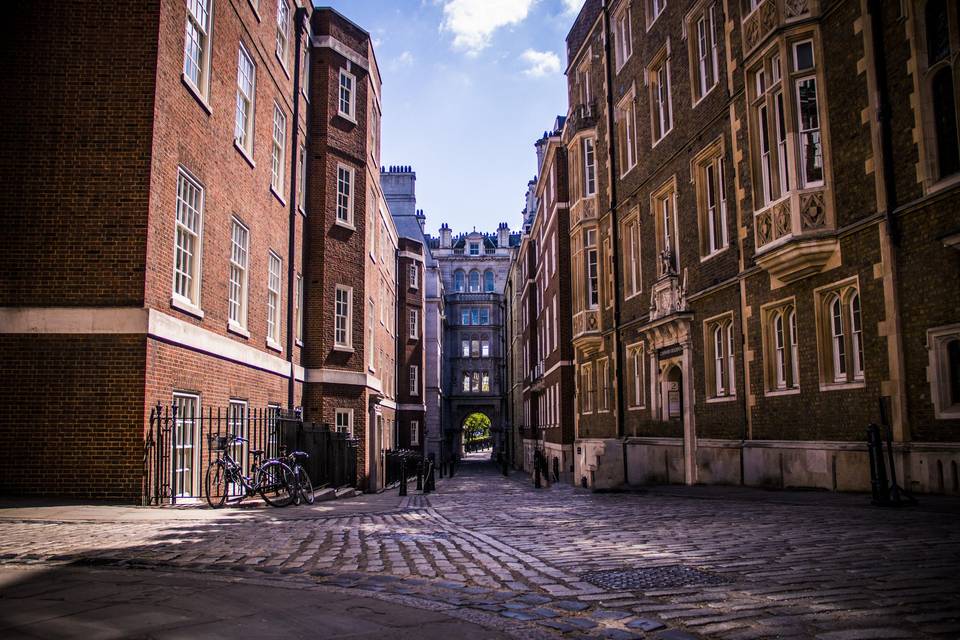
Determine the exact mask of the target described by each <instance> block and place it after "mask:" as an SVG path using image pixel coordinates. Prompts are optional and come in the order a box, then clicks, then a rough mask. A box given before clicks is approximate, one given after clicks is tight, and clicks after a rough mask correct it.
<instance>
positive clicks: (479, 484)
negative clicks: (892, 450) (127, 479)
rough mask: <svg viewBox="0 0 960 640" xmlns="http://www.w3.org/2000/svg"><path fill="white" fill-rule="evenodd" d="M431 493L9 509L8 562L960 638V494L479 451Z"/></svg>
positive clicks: (506, 611) (481, 616)
mask: <svg viewBox="0 0 960 640" xmlns="http://www.w3.org/2000/svg"><path fill="white" fill-rule="evenodd" d="M414 493H416V492H415V491H413V490H412V488H411V495H410V496H409V497H406V498H400V497H398V496H396V491H395V490H394V491H392V492H390V494H386V493H385V494H380V495H377V496H363V497H360V498H355V499H353V500H349V501H343V502H337V503H324V504H321V505H314V506H313V507H291V508H288V509H283V510H273V509H245V510H239V509H227V510H222V511H210V510H204V509H185V510H177V509H130V508H126V509H124V508H117V507H112V508H111V507H76V508H60V509H46V510H45V509H6V510H0V560H2V561H4V562H7V563H14V564H26V563H41V564H44V565H49V566H51V567H53V566H56V565H57V563H73V564H85V565H89V564H95V565H108V566H120V567H127V568H160V569H166V568H171V567H172V568H179V569H190V570H195V571H202V572H224V573H230V574H234V572H239V573H236V574H234V575H243V576H258V575H260V576H273V577H277V576H279V577H285V576H286V577H289V578H290V579H297V580H311V581H314V582H315V583H320V584H322V585H325V586H330V587H338V588H344V589H352V590H360V591H358V593H363V594H365V595H374V596H379V597H382V598H387V599H396V598H406V599H408V600H409V602H411V603H414V605H416V603H418V602H419V603H433V604H438V603H439V604H441V605H443V606H450V607H454V608H456V609H457V610H458V611H460V612H465V613H469V614H471V615H474V614H475V617H476V620H477V621H478V623H479V624H491V625H492V624H493V623H496V622H499V623H501V624H502V623H504V622H506V623H508V627H507V630H508V631H510V632H511V633H513V634H514V635H516V636H517V637H524V638H532V637H556V636H562V637H598V638H600V637H602V638H634V637H636V638H648V637H655V638H660V639H661V640H670V639H673V640H677V639H683V638H697V637H710V638H723V639H729V640H738V639H748V638H817V639H818V640H855V639H858V638H934V637H946V638H960V578H958V576H960V512H958V511H957V510H956V509H955V508H954V507H955V506H956V503H955V502H950V501H948V500H947V499H938V498H927V499H925V500H923V501H922V502H923V504H922V506H921V508H919V509H917V508H909V509H901V510H880V509H875V508H871V507H869V506H867V505H866V499H865V498H864V497H863V496H840V495H835V494H826V493H788V492H776V493H770V492H760V491H748V490H741V489H736V488H729V489H718V488H706V487H694V488H663V489H651V490H649V491H646V492H636V493H622V494H593V493H589V492H587V491H583V490H579V489H573V488H570V487H561V486H554V487H551V488H548V489H541V490H536V489H534V488H533V487H532V486H531V483H530V482H529V479H528V478H527V477H526V476H524V475H523V474H519V473H514V474H513V475H512V476H511V477H510V478H504V477H502V476H500V475H499V474H497V473H496V470H495V469H494V468H493V467H492V466H491V465H489V464H480V463H477V462H474V463H472V464H471V463H467V464H464V465H463V466H462V467H461V469H460V471H459V472H458V473H457V475H456V476H455V477H454V478H453V479H447V480H443V481H441V482H440V483H439V491H438V492H437V493H435V494H431V495H429V496H421V495H413V494H414ZM701 498H709V499H701ZM484 621H486V622H484Z"/></svg>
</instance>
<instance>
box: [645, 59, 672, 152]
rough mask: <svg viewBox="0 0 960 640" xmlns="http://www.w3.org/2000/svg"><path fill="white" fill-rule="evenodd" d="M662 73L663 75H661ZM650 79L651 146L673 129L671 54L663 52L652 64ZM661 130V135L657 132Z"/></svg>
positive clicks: (655, 144)
mask: <svg viewBox="0 0 960 640" xmlns="http://www.w3.org/2000/svg"><path fill="white" fill-rule="evenodd" d="M661 73H662V75H661ZM648 77H649V79H650V108H651V114H650V116H651V119H652V123H651V124H652V128H651V139H652V143H651V147H655V146H657V144H658V143H659V142H660V141H661V140H663V139H664V138H666V137H667V134H669V133H670V132H671V131H673V95H672V91H671V80H670V56H669V55H668V54H666V53H664V54H662V55H661V57H660V59H659V60H658V61H657V62H656V63H654V64H653V65H651V67H650V71H649V75H648ZM658 132H659V134H660V135H659V136H658V135H657V133H658Z"/></svg>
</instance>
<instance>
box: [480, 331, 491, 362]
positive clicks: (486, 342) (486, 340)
mask: <svg viewBox="0 0 960 640" xmlns="http://www.w3.org/2000/svg"><path fill="white" fill-rule="evenodd" d="M480 356H481V357H483V358H489V357H490V337H489V336H488V335H487V334H483V335H482V336H480Z"/></svg>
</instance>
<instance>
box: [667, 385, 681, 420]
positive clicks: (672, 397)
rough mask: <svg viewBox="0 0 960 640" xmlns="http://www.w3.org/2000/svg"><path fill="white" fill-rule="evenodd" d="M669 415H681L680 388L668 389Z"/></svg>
mask: <svg viewBox="0 0 960 640" xmlns="http://www.w3.org/2000/svg"><path fill="white" fill-rule="evenodd" d="M667 417H669V418H679V417H680V391H679V390H678V389H670V390H669V391H667Z"/></svg>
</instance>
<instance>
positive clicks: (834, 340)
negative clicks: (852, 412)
mask: <svg viewBox="0 0 960 640" xmlns="http://www.w3.org/2000/svg"><path fill="white" fill-rule="evenodd" d="M817 300H818V308H817V313H818V320H819V322H818V326H819V328H820V334H821V335H820V345H821V349H820V352H821V358H820V366H821V378H820V381H821V383H823V384H824V385H831V384H845V383H853V382H861V381H863V378H864V359H863V319H862V317H861V309H860V291H859V288H858V287H857V284H856V282H853V281H850V282H847V283H843V284H840V285H833V286H831V287H827V288H825V289H822V290H818V291H817Z"/></svg>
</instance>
